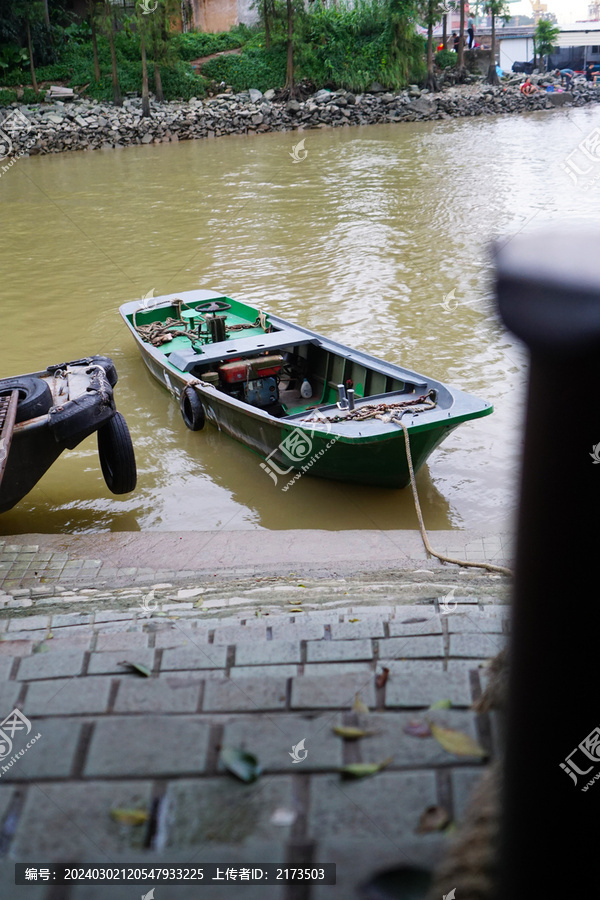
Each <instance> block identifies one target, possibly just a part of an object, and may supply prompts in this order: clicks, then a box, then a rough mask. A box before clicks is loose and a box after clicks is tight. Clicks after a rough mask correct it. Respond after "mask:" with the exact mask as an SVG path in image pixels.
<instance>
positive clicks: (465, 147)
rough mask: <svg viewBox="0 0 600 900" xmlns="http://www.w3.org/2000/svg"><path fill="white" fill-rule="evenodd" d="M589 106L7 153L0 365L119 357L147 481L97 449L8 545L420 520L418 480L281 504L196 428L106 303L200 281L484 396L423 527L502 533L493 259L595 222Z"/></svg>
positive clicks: (507, 354)
mask: <svg viewBox="0 0 600 900" xmlns="http://www.w3.org/2000/svg"><path fill="white" fill-rule="evenodd" d="M598 109H599V108H598V107H596V109H594V108H591V109H581V110H579V109H578V110H572V111H565V110H555V111H550V112H541V113H531V114H527V115H521V116H518V117H499V118H488V117H486V118H476V119H458V120H453V121H444V122H434V123H431V122H429V123H412V124H402V125H382V126H368V127H362V128H343V129H332V130H325V129H324V130H314V131H308V132H305V133H304V134H297V133H295V132H294V133H285V134H280V133H275V134H265V135H260V136H251V137H240V136H235V137H228V138H219V139H216V140H201V141H190V142H185V143H180V144H161V145H152V146H144V147H133V148H128V149H122V150H106V151H94V152H83V153H81V152H80V153H63V154H57V155H52V156H44V157H32V158H29V159H26V158H24V159H20V160H18V161H17V163H15V164H14V165H13V166H12V167H11V169H10V170H9V171H7V172H6V173H4V174H3V175H2V177H1V178H0V202H1V204H2V229H1V233H0V275H1V277H0V303H1V309H2V334H3V340H2V344H1V348H2V349H1V366H0V373H1V374H2V376H9V375H15V374H20V373H24V372H31V371H35V370H36V369H42V368H45V367H46V365H48V364H50V363H55V362H60V361H63V360H66V359H73V358H76V357H80V356H84V355H91V354H93V353H103V354H107V355H109V356H112V357H113V359H114V360H115V362H116V364H117V369H118V372H119V384H118V386H117V388H116V399H117V405H118V408H119V409H120V410H121V411H122V412H123V413H124V415H125V416H126V418H127V421H128V424H129V427H130V430H131V433H132V436H133V439H134V444H135V448H136V455H137V461H138V470H139V478H138V488H137V490H136V491H135V493H133V494H131V495H129V496H126V497H114V496H112V495H111V494H110V493H109V492H108V490H107V488H106V487H105V486H104V482H103V480H102V476H101V474H100V468H99V463H98V458H97V452H96V439H95V437H92V438H89V439H88V440H87V441H85V442H84V443H83V444H82V445H81V446H80V447H79V448H77V450H75V451H72V452H70V453H67V454H64V455H63V457H62V458H61V459H60V460H59V462H58V463H57V464H56V465H55V466H54V467H53V468H52V469H51V470H50V472H49V473H48V474H47V475H46V476H45V477H44V478H43V480H42V481H41V482H40V484H39V485H38V486H37V487H36V488H35V489H34V490H33V491H32V493H31V494H30V495H29V496H28V497H27V498H26V499H25V500H24V501H22V502H21V503H20V504H19V505H18V506H17V507H16V508H15V509H14V510H12V511H11V512H9V513H6V514H4V515H3V516H2V517H1V518H0V533H2V534H15V533H23V532H86V531H87V532H90V531H109V530H112V531H126V530H138V529H144V530H146V529H162V530H175V529H221V528H224V529H244V528H269V529H286V528H325V529H344V528H382V529H394V528H414V527H416V524H417V522H416V516H415V512H414V507H413V501H412V498H411V494H410V490H408V489H407V490H404V491H392V490H383V489H373V488H367V487H361V486H353V485H347V484H341V483H332V482H326V481H322V480H320V479H315V478H310V477H304V478H302V479H300V481H299V482H297V483H296V484H295V485H294V487H293V488H292V489H290V490H289V491H288V492H287V493H282V492H281V491H280V490H278V489H277V488H276V487H275V485H274V484H273V483H272V481H271V480H270V478H269V477H268V476H267V475H265V473H264V472H263V471H262V470H261V469H260V467H259V459H258V457H256V456H255V455H254V454H252V453H251V452H250V451H248V450H247V449H245V448H244V447H243V446H242V445H240V444H238V443H237V442H235V441H234V440H232V439H231V438H228V437H226V436H224V435H221V434H220V433H218V432H217V431H216V430H215V429H213V428H212V427H210V426H207V428H206V429H205V430H204V431H202V432H199V433H192V432H190V431H188V430H187V429H186V428H185V426H184V424H183V422H182V419H181V416H180V414H179V410H178V407H177V404H176V403H175V401H174V400H173V399H172V398H171V397H170V396H169V395H168V394H167V393H166V392H164V391H163V390H162V389H161V388H160V387H159V386H158V384H156V383H155V382H154V381H153V380H152V379H151V377H150V375H149V374H148V372H147V371H146V369H145V367H144V365H143V363H142V362H141V359H140V358H139V355H138V352H137V350H136V348H135V346H134V344H133V341H132V340H131V338H130V337H129V335H128V333H127V331H126V329H125V327H124V326H123V325H122V324H121V320H120V317H119V314H118V307H119V305H120V304H122V303H124V302H125V301H127V300H131V299H135V298H139V297H141V296H143V295H146V294H148V292H149V291H151V290H152V289H154V291H155V294H156V295H160V294H161V293H167V292H174V291H177V292H179V291H186V290H191V289H193V288H197V287H208V288H212V289H215V290H218V291H220V292H222V293H223V294H225V295H228V296H232V297H235V298H238V299H241V300H246V301H248V302H250V303H251V304H254V305H260V306H261V307H263V308H267V309H269V310H272V311H273V312H274V313H276V314H277V315H279V316H283V317H284V318H287V319H290V320H291V321H292V322H298V323H300V324H302V325H305V326H307V327H309V328H311V329H313V330H315V331H318V332H322V333H323V334H325V335H328V336H329V337H332V338H335V339H337V340H340V341H342V342H343V343H346V344H350V345H354V346H356V347H357V348H360V349H361V350H364V351H366V352H368V353H373V354H375V355H377V356H381V357H383V358H385V359H388V360H390V361H391V362H394V363H400V364H402V365H405V366H407V367H408V368H410V369H414V370H416V371H417V372H420V373H422V374H426V375H431V376H433V377H435V378H437V379H439V380H441V381H447V382H449V383H450V384H452V385H455V386H457V387H459V388H461V389H463V390H466V391H470V392H473V393H475V394H478V395H479V396H481V397H483V398H485V399H487V400H490V401H492V403H493V404H494V406H495V412H494V414H493V415H492V416H489V417H487V418H485V419H480V420H477V421H475V422H471V423H467V424H465V425H462V426H460V427H459V428H458V429H457V430H456V431H455V432H454V433H453V435H451V436H450V438H448V439H447V440H446V441H445V443H444V444H443V445H442V446H441V447H440V448H439V449H438V450H437V451H436V452H435V453H434V454H433V455H432V457H431V459H430V462H429V464H428V466H427V467H426V468H425V469H423V470H422V471H421V473H420V474H419V477H418V484H419V490H420V494H421V500H422V506H423V512H424V517H425V522H426V525H427V526H428V527H429V528H432V529H435V528H442V529H443V528H469V529H478V530H482V531H486V532H497V531H506V530H509V529H510V528H511V526H512V523H513V519H514V511H515V501H516V488H517V479H518V459H519V453H520V448H521V442H522V419H523V396H524V390H523V388H524V381H525V377H526V358H525V354H524V352H523V351H522V349H521V348H520V346H519V345H518V343H517V341H516V340H515V339H514V338H513V337H512V336H511V335H509V334H507V333H506V332H505V330H504V329H503V327H502V325H501V324H500V322H499V320H498V318H497V315H496V313H495V308H494V301H493V297H492V292H491V277H492V272H491V263H490V256H489V245H490V242H491V241H492V240H494V239H498V238H503V239H507V238H510V237H512V236H514V235H515V234H517V233H518V232H520V231H530V230H534V229H537V228H540V227H543V225H544V224H546V223H548V222H549V221H550V220H559V221H561V222H563V223H565V226H566V225H567V224H568V221H569V220H572V219H579V220H586V221H592V220H593V219H594V218H596V220H597V214H598V206H597V195H596V196H594V194H593V192H590V191H589V190H585V189H583V188H580V187H578V186H577V185H576V184H574V183H573V181H572V180H571V179H570V178H569V177H568V175H567V174H566V173H565V171H564V170H563V168H562V165H563V164H564V162H565V159H566V157H567V156H568V154H569V153H570V152H572V151H573V150H574V149H575V148H576V146H577V145H578V143H579V142H580V141H581V140H582V139H583V138H584V137H585V136H586V135H587V134H588V133H589V132H590V131H591V130H592V129H593V128H595V127H596V126H597V124H598V116H599V113H598ZM301 138H305V144H304V149H305V150H306V151H307V155H306V158H305V159H304V160H303V161H302V162H300V163H294V162H293V160H292V158H291V156H290V153H291V151H292V147H293V146H294V144H296V143H297V142H298V141H299V140H300V139H301ZM299 155H300V156H302V155H303V154H302V153H300V154H299ZM595 190H597V189H595Z"/></svg>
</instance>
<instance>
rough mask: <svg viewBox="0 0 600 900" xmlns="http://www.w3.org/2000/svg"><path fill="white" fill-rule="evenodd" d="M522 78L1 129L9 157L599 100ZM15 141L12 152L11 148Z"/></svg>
mask: <svg viewBox="0 0 600 900" xmlns="http://www.w3.org/2000/svg"><path fill="white" fill-rule="evenodd" d="M522 80H523V78H522V76H515V77H513V78H511V79H509V80H508V81H504V82H503V83H502V84H501V85H499V86H496V87H492V86H491V85H487V84H484V83H483V82H482V81H476V82H473V81H472V83H470V84H466V85H459V86H456V87H448V88H446V89H444V90H443V91H441V92H439V93H435V94H432V93H430V92H428V91H426V90H420V89H419V88H418V87H416V86H411V87H410V89H409V90H405V91H400V92H397V93H389V92H387V91H385V90H384V89H383V88H381V89H379V86H374V87H373V89H372V90H371V91H370V92H369V93H365V94H358V95H354V94H352V93H350V92H349V91H345V90H338V91H327V90H320V91H318V92H317V93H316V94H314V95H313V96H311V97H309V98H308V99H306V100H304V101H299V100H288V101H285V100H278V99H277V95H276V93H275V91H266V92H265V93H264V94H262V93H261V92H260V91H258V90H250V91H245V92H243V93H240V94H233V93H223V94H219V95H218V96H216V97H210V98H207V99H204V100H195V99H192V100H190V101H189V102H170V103H156V102H154V101H152V102H151V115H150V117H146V118H144V117H142V114H141V100H140V99H139V98H137V97H132V98H128V99H126V100H125V102H124V105H123V106H122V107H115V106H113V105H112V104H106V103H98V102H97V101H94V100H87V99H79V100H76V101H73V102H64V103H63V102H60V101H54V102H52V103H42V104H39V105H38V106H18V105H14V106H13V107H9V108H6V109H5V110H4V120H3V122H2V123H0V128H1V129H2V130H3V131H4V132H5V135H8V137H9V138H10V140H9V141H8V143H7V142H6V139H4V145H3V148H1V149H0V153H2V149H4V154H3V155H4V156H11V155H12V156H20V155H23V154H31V155H33V154H44V153H59V152H61V151H63V150H97V149H104V148H113V147H127V146H133V145H136V144H151V143H164V142H169V141H183V140H194V139H196V138H206V137H219V136H221V135H226V134H249V133H261V132H266V131H291V130H294V129H296V130H301V129H311V128H324V127H340V126H343V125H373V124H381V123H388V122H389V123H391V122H414V121H426V120H436V119H449V118H461V117H464V116H481V115H501V114H509V113H516V112H522V111H526V110H532V109H534V110H536V109H537V110H539V109H551V108H553V107H555V106H563V105H572V106H584V105H586V104H588V103H597V102H598V101H599V100H600V89H599V88H594V87H592V86H591V85H588V84H587V82H585V81H583V80H582V81H580V82H577V83H576V84H575V85H574V87H573V89H572V91H571V92H564V93H556V92H555V93H547V92H546V90H545V85H546V83H548V84H550V83H552V82H553V79H552V78H551V77H548V78H547V79H534V80H539V81H540V91H539V92H538V93H536V94H534V95H533V96H530V97H525V96H523V95H522V94H521V93H520V91H519V85H520V84H521V82H522ZM7 147H8V153H7V152H6V148H7Z"/></svg>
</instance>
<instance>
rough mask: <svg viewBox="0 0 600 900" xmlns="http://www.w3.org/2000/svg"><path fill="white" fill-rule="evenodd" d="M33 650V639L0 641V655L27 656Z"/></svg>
mask: <svg viewBox="0 0 600 900" xmlns="http://www.w3.org/2000/svg"><path fill="white" fill-rule="evenodd" d="M32 650H33V641H15V640H10V641H0V656H27V655H28V654H29V653H31V651H32Z"/></svg>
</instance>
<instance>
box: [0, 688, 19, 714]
mask: <svg viewBox="0 0 600 900" xmlns="http://www.w3.org/2000/svg"><path fill="white" fill-rule="evenodd" d="M20 693H21V685H20V684H19V683H18V682H17V681H5V682H0V721H1V720H2V719H3V718H4V717H5V716H7V715H8V714H9V713H10V712H11V711H12V710H13V709H14V708H15V706H16V703H17V698H18V696H19V694H20Z"/></svg>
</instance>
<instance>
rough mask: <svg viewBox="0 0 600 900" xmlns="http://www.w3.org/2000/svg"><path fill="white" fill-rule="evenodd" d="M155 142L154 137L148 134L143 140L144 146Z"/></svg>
mask: <svg viewBox="0 0 600 900" xmlns="http://www.w3.org/2000/svg"><path fill="white" fill-rule="evenodd" d="M153 140H154V137H153V135H151V134H150V133H146V134H145V135H144V137H143V138H142V144H151V143H152V141H153Z"/></svg>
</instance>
